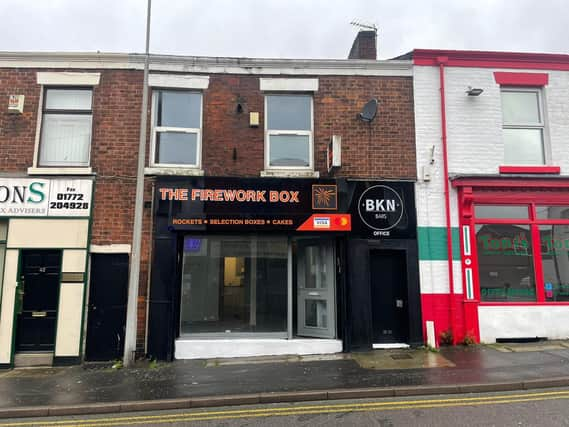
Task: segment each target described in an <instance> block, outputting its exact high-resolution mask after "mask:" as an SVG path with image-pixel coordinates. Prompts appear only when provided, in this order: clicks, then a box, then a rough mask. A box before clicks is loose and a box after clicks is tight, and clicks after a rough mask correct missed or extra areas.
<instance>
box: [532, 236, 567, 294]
mask: <svg viewBox="0 0 569 427" xmlns="http://www.w3.org/2000/svg"><path fill="white" fill-rule="evenodd" d="M539 234H540V239H541V259H542V265H543V286H544V293H545V300H546V301H569V225H540V226H539Z"/></svg>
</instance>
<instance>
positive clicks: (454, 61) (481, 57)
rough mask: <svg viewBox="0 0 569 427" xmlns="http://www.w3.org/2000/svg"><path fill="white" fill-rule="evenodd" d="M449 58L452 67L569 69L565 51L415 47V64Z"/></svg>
mask: <svg viewBox="0 0 569 427" xmlns="http://www.w3.org/2000/svg"><path fill="white" fill-rule="evenodd" d="M441 57H445V58H448V62H447V63H446V64H447V65H448V66H450V67H452V66H455V67H495V68H529V69H532V68H535V69H554V70H555V69H559V70H569V55H568V54H563V53H531V52H500V51H482V50H445V49H415V50H413V51H412V59H413V64H414V65H423V66H438V65H439V58H441Z"/></svg>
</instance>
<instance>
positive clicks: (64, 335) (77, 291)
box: [55, 283, 85, 356]
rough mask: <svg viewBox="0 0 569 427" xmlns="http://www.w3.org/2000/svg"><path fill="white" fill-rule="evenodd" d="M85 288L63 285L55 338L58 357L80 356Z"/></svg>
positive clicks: (60, 292)
mask: <svg viewBox="0 0 569 427" xmlns="http://www.w3.org/2000/svg"><path fill="white" fill-rule="evenodd" d="M84 286H85V285H84V284H83V283H62V284H61V288H60V291H59V309H58V312H57V333H56V337H55V355H56V356H79V342H80V340H81V316H82V313H83V290H84Z"/></svg>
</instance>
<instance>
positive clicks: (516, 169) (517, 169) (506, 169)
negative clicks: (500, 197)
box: [494, 73, 561, 175]
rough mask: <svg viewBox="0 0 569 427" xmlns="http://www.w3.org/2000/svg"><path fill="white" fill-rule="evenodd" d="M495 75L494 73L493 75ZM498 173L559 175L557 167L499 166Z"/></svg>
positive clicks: (559, 169) (559, 171) (559, 170)
mask: <svg viewBox="0 0 569 427" xmlns="http://www.w3.org/2000/svg"><path fill="white" fill-rule="evenodd" d="M494 74H496V73H494ZM499 170H500V173H535V174H540V173H551V174H557V175H559V174H560V173H561V168H560V167H559V166H500V168H499Z"/></svg>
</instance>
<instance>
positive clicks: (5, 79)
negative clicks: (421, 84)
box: [0, 49, 422, 366]
mask: <svg viewBox="0 0 569 427" xmlns="http://www.w3.org/2000/svg"><path fill="white" fill-rule="evenodd" d="M368 50H369V49H368ZM142 63H143V57H142V56H141V55H122V54H47V53H46V54H33V53H29V54H0V98H2V99H5V100H7V99H8V98H9V96H10V95H23V110H22V112H18V111H17V106H15V107H14V108H12V109H11V110H10V111H8V109H7V108H6V106H4V107H3V108H2V109H1V111H0V174H1V180H2V183H1V185H0V189H2V191H4V193H2V192H1V191H0V201H2V203H3V206H2V207H3V208H4V207H5V209H4V210H3V214H2V215H1V216H2V218H1V221H0V222H2V224H0V226H1V227H0V231H1V232H0V251H1V252H0V255H1V256H2V258H3V261H5V262H4V265H5V266H4V269H3V270H4V272H3V281H2V285H1V286H0V289H1V290H2V292H1V293H0V295H1V302H0V347H1V348H2V351H0V364H1V365H3V366H13V365H14V364H16V365H17V364H33V363H35V362H34V359H33V356H34V355H35V354H36V353H43V354H44V355H45V354H48V359H47V360H49V361H50V363H77V362H79V361H80V360H83V359H84V358H87V359H101V358H103V359H105V358H107V359H108V358H111V357H117V356H120V352H121V350H120V349H121V345H122V343H121V341H122V335H121V334H122V332H123V328H124V322H121V319H123V316H124V304H125V302H126V294H125V291H126V277H127V276H128V255H129V253H130V243H131V237H132V226H133V214H134V189H135V186H136V156H137V147H138V133H139V119H140V113H139V111H140V104H141V94H142ZM411 67H412V65H411V62H410V61H406V60H404V61H376V60H374V59H370V58H368V59H350V60H263V59H231V58H196V57H172V56H160V55H152V56H151V58H150V74H151V76H150V87H149V91H150V99H151V103H150V105H149V110H148V118H149V125H148V143H147V160H146V166H147V167H146V171H145V176H146V178H145V181H146V185H145V204H144V225H143V248H142V260H141V276H140V287H139V289H140V291H139V295H138V334H137V337H138V338H137V350H138V352H139V354H141V355H142V354H148V355H149V356H151V357H159V358H165V359H170V358H172V357H174V356H175V357H199V356H207V355H218V356H219V355H221V356H222V355H238V354H261V353H263V351H264V352H266V353H267V354H280V353H285V354H289V353H306V352H317V353H318V352H328V351H341V350H342V349H343V350H351V349H357V348H370V347H371V345H372V343H375V342H382V340H381V338H383V341H384V342H386V343H389V342H393V341H396V342H399V341H402V342H421V341H422V337H421V331H420V325H421V320H420V316H419V317H418V315H417V312H418V307H419V303H418V301H419V300H418V286H419V285H418V277H417V272H416V270H417V265H416V264H417V261H416V258H415V257H416V243H415V240H414V238H415V235H414V215H415V214H414V211H415V208H414V196H413V181H414V180H415V177H416V172H415V171H416V164H415V148H414V147H415V143H414V114H413V82H412V73H411ZM372 99H377V100H378V101H379V103H378V108H377V116H376V117H375V118H374V119H373V120H371V121H367V122H366V121H363V120H361V118H360V116H359V113H360V112H361V110H362V108H363V107H364V105H365V104H366V103H368V102H369V101H370V100H372ZM18 100H20V97H16V99H15V100H12V98H11V101H18ZM16 103H17V102H16ZM11 105H12V104H11ZM14 105H15V104H14ZM196 108H197V109H196ZM268 111H272V113H270V114H273V117H274V120H273V119H268V118H267V112H268ZM180 112H183V114H179V113H180ZM254 113H257V114H258V119H256V118H255V114H254ZM194 114H195V118H196V120H195V121H193V119H192V118H191V116H192V115H194ZM198 117H199V120H198ZM256 120H258V121H256ZM271 120H273V121H271ZM291 123H292V127H291ZM295 123H300V124H299V128H298V129H296V130H295ZM279 126H281V127H282V129H279ZM333 136H335V138H332V137H333ZM332 139H334V140H335V141H336V142H337V141H339V140H340V139H341V167H339V168H333V169H332V170H331V171H330V172H329V170H328V166H327V160H328V151H327V150H328V149H329V145H330V147H331V146H332V145H331V140H332ZM269 141H270V142H269ZM66 144H67V145H66ZM180 144H182V145H180ZM70 147H73V148H70ZM180 147H183V149H182V150H180ZM290 147H294V149H292V154H291V153H290V152H287V150H289V149H290ZM338 148H340V146H339V145H335V146H334V149H335V150H337V149H338ZM336 154H338V153H336ZM290 155H292V157H290ZM279 162H280V163H279ZM36 181H37V182H38V183H35V182H36ZM211 185H214V186H217V187H216V188H214V190H215V189H218V190H219V189H222V190H224V191H233V190H235V191H237V189H239V188H246V189H249V191H253V190H251V189H255V191H257V192H259V191H266V192H267V196H268V194H270V193H271V191H276V190H275V189H277V190H278V191H279V192H286V193H287V194H288V195H293V194H294V193H296V194H295V195H293V196H292V198H293V200H292V201H290V203H289V206H288V207H287V206H284V205H283V206H281V205H280V203H281V202H282V200H281V201H279V202H278V203H276V204H275V203H274V204H272V205H271V203H270V200H269V201H267V202H266V204H261V203H258V204H257V205H255V206H258V209H256V210H251V209H252V206H253V205H251V204H250V203H251V201H250V200H249V201H246V202H244V203H242V204H240V205H239V207H237V203H228V201H227V200H225V204H223V206H222V208H221V211H219V209H218V207H219V206H221V205H222V204H220V203H217V205H215V203H214V199H213V198H210V199H209V200H208V199H207V197H206V199H205V200H203V199H202V200H201V201H200V203H199V204H196V203H189V202H188V203H185V202H182V200H172V199H173V198H172V197H171V196H169V195H168V194H169V193H168V194H167V193H164V192H163V191H165V188H170V189H172V188H174V189H177V190H189V191H190V193H191V191H192V190H195V189H201V190H203V189H205V188H209V187H211ZM38 186H40V187H41V188H42V189H45V190H46V193H45V195H44V196H42V197H40V196H37V197H34V194H35V193H33V192H32V193H30V191H31V189H32V188H35V189H38V188H40V187H38ZM4 188H5V190H3V189H4ZM48 188H49V191H47V189H48ZM315 188H316V189H320V190H322V189H325V190H326V191H331V192H332V193H330V194H333V195H334V197H335V198H336V199H335V202H336V204H335V205H331V204H329V205H326V206H324V205H322V206H319V205H318V203H324V202H325V203H332V202H330V201H329V199H328V198H326V199H322V200H324V202H322V200H320V199H316V195H315V193H314V192H315V191H316V190H315ZM9 190H10V191H11V193H10V194H8V193H7V192H8V191H9ZM81 191H82V192H83V193H82V195H81V196H80V197H81V199H82V201H85V203H86V204H81V205H79V204H77V205H76V204H69V203H76V202H67V201H68V200H76V199H77V197H79V196H76V195H74V194H73V193H76V192H81ZM370 191H371V192H374V191H375V192H379V193H377V194H375V195H374V196H373V199H374V203H375V200H377V201H378V203H379V202H381V203H383V202H382V201H381V200H380V199H381V197H383V198H384V199H385V203H387V206H389V207H391V205H390V203H391V202H392V201H393V203H394V204H393V209H394V211H393V212H391V211H389V212H388V211H385V212H383V213H378V212H379V211H377V212H376V211H374V213H373V215H379V216H382V218H383V219H381V221H383V222H382V224H381V226H380V225H377V224H372V225H371V226H368V223H369V222H370V221H372V220H370V219H369V218H368V222H366V221H364V219H363V217H362V215H365V213H364V214H358V203H359V202H362V203H364V202H365V199H363V198H362V197H364V193H366V194H368V196H369V195H370V194H371V193H370ZM17 192H27V193H26V195H24V196H22V197H16V196H14V194H16V193H17ZM22 194H23V193H22ZM212 194H213V193H212ZM220 194H221V193H220ZM257 194H258V193H257ZM161 195H162V196H161ZM212 197H213V196H212ZM287 197H288V196H287ZM326 197H328V196H326ZM370 197H371V196H370ZM358 198H359V199H358ZM4 199H5V200H4ZM40 199H41V203H49V205H48V206H47V205H46V207H45V209H44V208H43V207H42V208H41V209H39V210H38V209H36V208H35V205H33V203H35V202H36V201H38V203H40V202H39V201H40ZM261 199H262V197H261ZM356 199H358V200H356ZM296 200H298V203H297V204H295V203H296ZM310 200H312V204H311V203H310ZM318 200H320V202H318ZM370 200H371V199H370ZM395 200H397V202H395ZM190 201H191V200H190ZM261 201H263V200H261ZM194 202H195V200H194ZM293 202H294V203H293ZM41 203H40V204H41ZM248 203H249V204H248ZM291 203H292V204H294V206H292V205H291ZM315 203H316V205H315ZM370 203H371V202H370ZM381 203H380V204H381ZM380 204H378V205H377V206H380ZM213 205H215V206H213ZM396 205H397V206H396ZM42 206H43V205H42ZM50 206H52V208H50ZM241 206H243V207H244V210H242V209H241ZM362 206H363V205H362ZM395 206H396V207H395ZM34 209H35V210H34ZM42 209H43V210H42ZM50 209H51V210H50ZM57 209H59V210H57ZM73 209H75V210H77V212H72V210H73ZM196 209H198V211H199V212H198V213H199V215H197V216H196V215H195V214H196ZM287 209H288V210H287ZM330 209H332V210H330ZM381 209H384V206H383V204H381ZM220 212H221V213H220ZM362 212H363V211H362ZM224 214H228V215H230V216H231V218H232V219H231V221H233V222H235V223H240V224H241V225H243V224H245V223H248V222H243V221H244V220H245V219H246V220H247V221H249V220H250V219H251V218H253V219H257V220H258V221H264V224H265V226H264V227H259V226H258V224H259V222H257V223H256V224H257V225H255V226H252V227H245V226H233V227H228V226H227V224H226V223H224V221H225V222H226V221H227V219H225V216H227V215H225V216H224ZM216 215H217V216H216ZM190 217H191V218H190ZM198 217H199V220H200V221H202V222H201V223H200V224H201V225H200V226H194V225H187V224H188V223H189V221H190V219H191V220H192V221H193V220H194V219H197V218H198ZM391 217H393V218H391ZM188 218H190V219H188ZM360 218H361V219H360ZM182 220H183V221H185V224H186V225H185V226H183V227H182V226H180V227H178V226H176V225H175V224H176V222H175V221H177V222H178V223H180V221H182ZM203 221H205V222H208V221H209V225H208V226H207V227H206V226H204V222H203ZM271 221H272V224H271ZM381 221H380V222H381ZM386 221H387V222H389V221H391V222H392V223H389V224H387V225H385V224H384V223H386ZM214 224H218V225H219V224H225V225H223V226H217V227H216V226H215V225H214ZM268 224H271V226H270V227H268ZM382 227H383V228H382ZM26 230H27V231H26ZM385 230H389V231H385ZM67 231H69V233H71V234H72V235H73V239H69V238H67V237H65V238H63V237H62V236H65V235H66V232H67ZM37 233H40V234H41V233H44V234H45V236H44V237H42V238H39V237H38V234H37ZM374 233H375V234H374ZM380 235H381V236H382V237H383V238H382V239H378V236H380ZM161 245H162V246H161ZM414 247H415V249H414ZM165 248H166V249H165ZM263 251H264V252H263ZM356 254H357V255H356ZM382 256H383V258H384V259H388V258H389V257H391V256H393V257H395V258H394V259H396V260H397V262H400V263H402V264H401V265H400V266H402V267H401V268H402V270H403V271H405V272H406V273H405V274H404V277H403V278H401V277H399V278H397V279H395V278H394V279H393V280H399V281H401V280H403V281H404V282H405V283H406V287H405V289H404V290H403V291H404V293H405V295H403V296H398V297H397V298H395V296H393V295H392V298H395V299H397V301H401V304H404V305H405V307H404V310H399V311H400V312H404V314H403V318H404V321H403V322H399V323H401V324H402V325H406V326H403V329H402V331H400V332H399V333H400V334H401V335H399V336H395V332H394V331H392V330H391V329H390V328H388V327H385V328H384V329H385V331H384V332H385V334H384V335H385V336H384V337H379V339H378V338H377V337H374V336H373V333H374V332H373V330H374V326H373V322H376V323H377V322H381V319H379V318H378V317H377V314H376V313H374V310H377V308H374V307H372V303H371V302H370V298H369V294H370V292H372V291H373V288H374V286H378V285H374V282H373V281H374V280H375V281H379V278H378V277H379V276H378V274H379V273H377V271H380V270H381V269H382V268H385V266H383V267H382V261H381V258H382ZM386 257H387V258H386ZM356 258H357V259H356ZM208 260H209V261H208ZM211 260H215V261H211ZM372 267H373V268H375V270H374V271H376V273H373V274H372V279H371V281H370V278H369V277H370V273H369V271H370V269H372ZM196 269H197V270H196ZM200 269H204V271H208V272H209V273H207V275H209V277H210V279H211V277H217V278H216V283H215V284H214V285H211V286H210V285H206V284H204V283H206V282H207V280H206V279H205V278H204V279H203V280H202V281H199V280H197V279H191V277H194V278H195V277H198V276H199V274H201V273H200ZM301 270H302V271H304V273H303V274H304V275H301V274H300V273H299V271H301ZM38 272H40V273H38ZM50 272H51V273H50ZM34 274H35V276H34ZM50 274H51V276H50ZM374 274H375V276H374ZM366 275H367V276H366ZM44 276H45V277H44ZM48 276H49V278H48ZM301 276H302V277H301ZM38 277H39V279H38ZM269 277H281V279H282V280H281V279H279V280H280V281H279V283H276V282H275V283H273V282H271V280H272V279H269ZM210 279H208V280H210ZM42 280H44V281H45V283H49V284H50V285H49V286H44V288H45V289H44V288H42V289H44V290H43V291H40V290H38V289H39V285H38V283H44V282H42ZM394 283H395V282H394ZM208 286H209V287H208ZM393 286H395V285H393ZM312 287H316V288H318V289H319V292H321V293H322V295H323V296H321V298H320V299H318V298H313V297H310V296H309V294H310V292H314V289H312ZM48 288H49V289H51V290H49V289H48ZM46 289H47V290H46ZM196 289H197V290H196ZM311 289H312V291H311ZM38 292H39V293H38ZM41 292H48V293H49V292H51V294H49V295H47V296H46V295H43V294H42V293H41ZM184 292H188V294H187V295H186V294H185V293H184ZM196 292H197V293H196ZM30 294H32V295H35V296H34V298H35V299H40V300H41V299H45V300H46V301H47V300H52V302H53V304H52V306H50V307H48V308H42V307H41V304H40V305H38V306H36V305H37V304H39V303H38V302H37V301H35V302H34V301H32V299H33V298H32V297H31V296H29V295H30ZM214 294H215V295H214ZM366 295H367V297H366ZM376 298H379V296H376ZM106 299H107V301H106ZM109 299H110V300H113V299H114V303H112V304H110V303H109V301H108V300H109ZM201 300H203V301H206V302H205V303H203V304H201V307H198V306H196V301H201ZM403 301H404V303H403ZM34 304H35V305H34ZM104 304H107V305H108V306H107V307H103V305H104ZM113 304H114V305H113ZM362 304H363V305H362ZM394 304H395V303H394ZM397 304H400V303H399V302H397ZM98 305H100V306H99V307H97V306H98ZM111 306H113V307H115V308H112V307H111ZM265 306H266V308H265V309H264V308H263V307H265ZM117 307H118V308H117ZM121 307H122V308H121ZM362 307H363V308H364V309H362ZM408 307H409V308H408ZM103 308H105V310H106V311H105V312H104V313H101V312H100V311H101V310H102V309H103ZM399 308H402V307H399ZM97 310H99V312H97ZM113 310H114V311H113ZM121 310H122V311H121ZM255 310H256V311H255ZM271 310H273V311H274V313H277V312H278V313H280V317H278V316H274V315H272V314H271V313H269V311H271ZM299 312H302V313H300V314H299ZM274 313H273V314H274ZM97 316H99V317H97ZM200 316H201V317H200ZM300 316H303V317H300ZM393 316H394V317H393V319H391V320H389V319H388V320H387V321H386V322H387V323H390V322H391V323H393V321H394V319H395V317H396V316H399V317H398V318H401V313H395V312H394V314H393ZM303 320H304V321H305V324H302V325H301V324H300V323H302V321H303ZM184 322H185V323H184ZM30 330H42V331H45V333H44V334H43V335H42V336H41V337H40V336H35V335H33V334H31V335H30V334H29V333H28V332H26V331H30ZM235 340H237V341H235ZM251 340H257V341H256V342H258V343H260V346H259V345H256V344H253V345H248V344H244V343H246V342H249V341H251ZM199 342H201V343H202V344H203V343H205V346H206V347H207V348H205V349H204V345H201V347H200V346H199V345H198V344H196V343H199ZM227 342H229V347H233V348H236V347H238V348H241V349H242V350H243V351H242V352H241V353H239V352H237V353H235V352H232V351H231V350H228V346H227V345H226V343H227ZM10 343H12V344H10ZM236 343H237V344H239V345H236ZM261 347H263V348H264V349H265V350H262V351H261V350H259V348H261ZM101 349H105V350H104V351H102V350H101ZM266 349H268V350H266ZM263 354H264V353H263ZM28 356H29V357H28ZM40 359H41V358H40ZM38 360H39V359H38ZM41 360H42V363H45V361H46V359H41ZM36 361H37V360H36Z"/></svg>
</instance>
